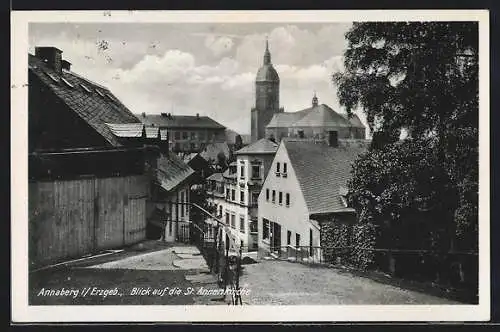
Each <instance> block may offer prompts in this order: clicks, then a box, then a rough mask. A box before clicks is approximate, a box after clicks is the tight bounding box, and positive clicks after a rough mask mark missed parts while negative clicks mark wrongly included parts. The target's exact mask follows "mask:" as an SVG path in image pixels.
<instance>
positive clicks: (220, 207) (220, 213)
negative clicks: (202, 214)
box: [219, 205, 222, 217]
mask: <svg viewBox="0 0 500 332" xmlns="http://www.w3.org/2000/svg"><path fill="white" fill-rule="evenodd" d="M219 216H221V217H222V205H219Z"/></svg>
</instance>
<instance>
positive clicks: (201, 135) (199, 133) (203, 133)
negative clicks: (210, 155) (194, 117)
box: [198, 131, 206, 141]
mask: <svg viewBox="0 0 500 332" xmlns="http://www.w3.org/2000/svg"><path fill="white" fill-rule="evenodd" d="M205 138H206V135H205V132H204V131H200V132H198V139H199V140H200V141H204V140H205Z"/></svg>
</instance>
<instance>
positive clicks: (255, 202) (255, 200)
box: [252, 192, 259, 206]
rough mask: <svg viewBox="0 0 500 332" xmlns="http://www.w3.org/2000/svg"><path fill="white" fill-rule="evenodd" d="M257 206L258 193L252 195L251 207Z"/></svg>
mask: <svg viewBox="0 0 500 332" xmlns="http://www.w3.org/2000/svg"><path fill="white" fill-rule="evenodd" d="M258 204H259V193H256V192H253V193H252V205H254V206H257V205H258Z"/></svg>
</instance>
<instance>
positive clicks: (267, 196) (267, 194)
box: [266, 189, 269, 202]
mask: <svg viewBox="0 0 500 332" xmlns="http://www.w3.org/2000/svg"><path fill="white" fill-rule="evenodd" d="M266 201H268V202H269V189H266Z"/></svg>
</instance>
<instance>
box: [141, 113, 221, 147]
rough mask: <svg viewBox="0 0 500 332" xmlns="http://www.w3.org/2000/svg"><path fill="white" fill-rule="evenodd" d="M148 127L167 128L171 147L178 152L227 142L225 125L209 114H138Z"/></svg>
mask: <svg viewBox="0 0 500 332" xmlns="http://www.w3.org/2000/svg"><path fill="white" fill-rule="evenodd" d="M136 116H137V117H138V118H139V120H140V121H141V122H142V123H144V124H145V125H146V126H147V127H158V128H160V129H161V130H166V131H167V132H168V136H169V148H170V150H171V151H174V152H176V153H179V152H182V153H192V152H201V151H203V149H204V148H205V147H206V146H207V145H208V144H210V143H219V142H225V140H226V134H225V129H226V127H224V126H223V125H221V124H220V123H218V122H217V121H215V120H213V119H211V118H210V117H208V116H200V115H199V114H197V115H195V116H191V115H173V114H170V113H161V114H146V113H142V114H136Z"/></svg>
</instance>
